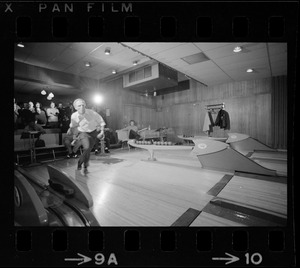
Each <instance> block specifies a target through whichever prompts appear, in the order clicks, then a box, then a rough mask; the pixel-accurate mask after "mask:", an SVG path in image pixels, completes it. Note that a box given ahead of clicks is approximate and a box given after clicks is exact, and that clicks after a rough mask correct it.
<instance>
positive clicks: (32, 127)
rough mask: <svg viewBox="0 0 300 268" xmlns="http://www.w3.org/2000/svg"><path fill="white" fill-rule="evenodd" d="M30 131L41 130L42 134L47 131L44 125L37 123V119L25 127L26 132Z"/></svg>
mask: <svg viewBox="0 0 300 268" xmlns="http://www.w3.org/2000/svg"><path fill="white" fill-rule="evenodd" d="M30 131H38V132H40V134H45V133H46V131H45V130H44V129H43V127H42V126H40V125H39V124H36V123H35V121H32V120H31V121H29V122H28V123H27V124H26V126H25V128H24V132H26V133H27V132H30Z"/></svg>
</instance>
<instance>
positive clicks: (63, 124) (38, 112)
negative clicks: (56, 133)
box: [14, 99, 74, 133]
mask: <svg viewBox="0 0 300 268" xmlns="http://www.w3.org/2000/svg"><path fill="white" fill-rule="evenodd" d="M73 112H74V107H73V105H72V103H69V105H68V106H67V107H64V106H63V104H62V103H58V106H56V104H55V103H54V102H51V103H50V107H49V108H47V109H44V108H43V107H42V105H41V103H40V102H36V103H35V104H34V103H33V102H32V101H29V102H28V103H27V102H24V103H19V104H17V103H16V102H15V99H14V126H15V129H24V128H25V127H26V126H28V125H29V124H32V122H34V123H35V124H37V125H39V126H40V127H43V128H60V129H61V132H62V133H66V132H67V130H68V128H69V124H70V118H71V115H72V113H73Z"/></svg>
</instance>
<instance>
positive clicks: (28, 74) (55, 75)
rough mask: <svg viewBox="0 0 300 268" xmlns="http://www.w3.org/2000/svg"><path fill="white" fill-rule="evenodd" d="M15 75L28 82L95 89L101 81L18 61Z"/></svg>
mask: <svg viewBox="0 0 300 268" xmlns="http://www.w3.org/2000/svg"><path fill="white" fill-rule="evenodd" d="M14 77H15V78H16V79H19V80H23V81H26V82H37V83H41V84H45V85H47V86H50V87H51V86H58V87H62V88H74V89H80V90H95V89H98V88H99V81H98V80H96V79H92V78H87V77H82V76H79V75H73V74H68V73H64V72H60V71H55V70H50V69H46V68H43V67H38V66H34V65H30V64H26V63H22V62H18V61H15V73H14Z"/></svg>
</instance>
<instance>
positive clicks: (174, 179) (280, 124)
mask: <svg viewBox="0 0 300 268" xmlns="http://www.w3.org/2000/svg"><path fill="white" fill-rule="evenodd" d="M288 92H289V91H288V79H287V43H238V42H237V43H220V42H218V43H207V42H202V43H201V42H200V43H192V42H190V43H188V42H184V43H179V42H173V43H172V42H167V43H163V42H149V43H139V42H133V43H128V42H111V43H108V42H107V43H106V42H104V43H97V42H90V43H89V42H74V43H67V42H23V43H15V45H14V224H15V226H76V227H79V226H81V227H92V226H103V227H124V226H126V227H127V226H136V227H227V226H233V227H236V226H240V227H252V226H253V227H256V226H267V227H269V226H280V227H284V226H286V225H287V219H288V215H287V214H288V213H287V211H288V184H289V183H290V182H289V183H288V178H290V176H288V175H290V169H288V167H289V166H290V165H288V164H289V163H290V162H289V161H288V158H289V159H290V157H288V155H289V150H288V140H289V139H288V138H289V137H290V136H289V135H288V134H289V133H290V132H289V131H290V129H289V125H288V120H289V118H288V114H289V113H288V98H289V94H288ZM78 98H80V99H82V100H84V101H85V105H86V106H85V109H86V110H88V109H90V110H93V111H94V112H95V113H98V114H99V115H100V116H101V117H102V118H103V120H104V122H105V126H104V130H103V132H104V134H103V135H102V136H101V137H100V135H99V137H98V136H97V139H95V145H94V146H93V148H92V149H91V150H90V153H89V157H90V158H89V164H88V167H87V169H81V170H78V168H77V166H78V161H79V159H81V156H82V154H83V153H84V152H85V151H84V150H85V148H84V147H83V144H81V143H79V141H80V140H78V139H76V137H75V136H74V135H70V134H69V130H70V122H71V116H72V114H74V113H76V109H75V107H74V105H73V103H74V100H76V99H78ZM133 127H134V130H133V129H132V128H133ZM79 131H80V130H79ZM288 171H289V172H288ZM290 179H291V178H290Z"/></svg>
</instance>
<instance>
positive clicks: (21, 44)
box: [17, 42, 25, 48]
mask: <svg viewBox="0 0 300 268" xmlns="http://www.w3.org/2000/svg"><path fill="white" fill-rule="evenodd" d="M17 46H18V47H22V48H23V47H25V46H24V44H23V43H22V42H20V43H18V44H17Z"/></svg>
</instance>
